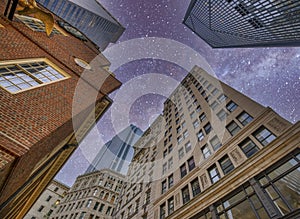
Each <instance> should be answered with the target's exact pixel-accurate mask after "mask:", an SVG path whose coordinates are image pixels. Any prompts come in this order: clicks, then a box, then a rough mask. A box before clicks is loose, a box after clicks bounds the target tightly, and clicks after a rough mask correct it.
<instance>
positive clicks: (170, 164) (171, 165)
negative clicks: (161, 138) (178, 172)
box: [168, 157, 173, 170]
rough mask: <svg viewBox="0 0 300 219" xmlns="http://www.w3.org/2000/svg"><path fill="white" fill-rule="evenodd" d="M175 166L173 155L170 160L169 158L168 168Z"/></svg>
mask: <svg viewBox="0 0 300 219" xmlns="http://www.w3.org/2000/svg"><path fill="white" fill-rule="evenodd" d="M172 167H173V157H171V158H170V159H169V160H168V168H169V170H170V169H172Z"/></svg>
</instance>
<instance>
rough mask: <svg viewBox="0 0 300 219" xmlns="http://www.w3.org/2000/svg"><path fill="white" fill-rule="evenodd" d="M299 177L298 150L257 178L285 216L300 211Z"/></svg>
mask: <svg viewBox="0 0 300 219" xmlns="http://www.w3.org/2000/svg"><path fill="white" fill-rule="evenodd" d="M299 175H300V154H299V150H296V151H294V152H292V154H290V155H289V157H286V158H284V160H282V161H279V162H278V163H276V164H275V165H272V168H271V169H267V170H265V171H263V172H262V173H261V174H260V175H259V176H258V177H257V179H258V181H259V184H260V185H261V187H262V188H263V189H264V191H266V193H267V194H268V196H269V197H270V199H271V201H272V202H273V203H274V206H275V207H276V208H278V210H279V211H280V212H281V213H282V214H283V215H286V214H288V213H289V212H291V211H296V210H297V209H299V200H300V199H299ZM282 218H285V217H282ZM287 218H288V217H287ZM295 218H297V217H295Z"/></svg>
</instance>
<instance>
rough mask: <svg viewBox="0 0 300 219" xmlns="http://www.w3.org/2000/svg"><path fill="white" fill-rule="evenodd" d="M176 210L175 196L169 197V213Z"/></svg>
mask: <svg viewBox="0 0 300 219" xmlns="http://www.w3.org/2000/svg"><path fill="white" fill-rule="evenodd" d="M173 212H174V197H173V196H172V197H171V198H169V199H168V214H169V215H170V214H172V213H173Z"/></svg>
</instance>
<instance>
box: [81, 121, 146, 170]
mask: <svg viewBox="0 0 300 219" xmlns="http://www.w3.org/2000/svg"><path fill="white" fill-rule="evenodd" d="M142 134H143V131H142V130H141V129H139V128H138V127H136V126H134V125H132V124H131V125H130V126H128V127H127V128H125V129H124V130H123V131H121V132H120V133H119V134H117V135H116V136H114V137H113V138H112V140H110V141H109V142H107V143H106V144H105V145H104V146H103V147H102V148H101V149H100V151H99V152H98V154H97V155H96V157H95V158H94V160H93V161H92V163H91V164H90V166H89V167H88V169H87V170H86V173H89V172H93V171H96V170H101V169H107V168H108V169H111V170H113V171H116V172H119V173H121V174H124V175H126V174H127V171H128V166H129V164H130V162H131V160H132V158H133V153H134V150H133V145H134V144H135V143H136V142H137V140H138V139H139V138H140V137H141V135H142Z"/></svg>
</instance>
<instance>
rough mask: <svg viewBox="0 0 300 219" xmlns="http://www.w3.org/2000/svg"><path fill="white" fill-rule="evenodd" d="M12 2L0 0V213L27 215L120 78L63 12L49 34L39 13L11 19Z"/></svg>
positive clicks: (98, 115)
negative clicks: (67, 26) (69, 27)
mask: <svg viewBox="0 0 300 219" xmlns="http://www.w3.org/2000/svg"><path fill="white" fill-rule="evenodd" d="M6 3H7V2H6V1H4V0H0V102H1V104H0V111H1V115H0V218H22V217H23V215H25V214H26V212H27V211H28V210H29V208H30V207H31V206H32V204H33V203H34V201H35V200H36V198H37V197H38V196H39V195H40V194H41V192H42V191H43V190H44V189H45V188H46V186H47V185H48V183H49V182H50V181H51V180H52V178H53V177H54V176H55V174H56V173H57V172H58V171H59V169H60V168H61V167H62V165H63V164H64V163H65V162H66V160H67V159H68V158H69V156H70V155H71V154H72V152H73V151H74V150H75V149H76V147H77V145H78V143H79V142H80V141H81V140H82V138H83V137H84V135H85V134H86V133H87V132H88V130H89V129H90V128H91V127H92V125H93V124H94V123H95V121H96V120H97V119H99V117H100V116H101V115H102V114H103V112H104V111H105V110H106V109H107V108H108V107H109V106H110V104H111V100H110V99H109V98H108V97H107V95H108V94H109V93H110V92H112V91H114V90H115V89H117V88H118V87H119V86H120V85H121V83H120V82H119V81H118V80H117V79H116V78H115V77H114V75H113V74H112V73H111V72H109V70H108V69H109V66H110V63H109V61H108V60H107V59H106V58H105V57H104V56H103V55H102V54H101V53H100V52H99V51H98V49H97V48H98V47H97V46H96V45H95V44H94V43H92V42H91V41H89V40H88V39H87V40H85V41H83V40H81V39H80V38H79V37H78V36H77V37H75V36H74V35H72V34H70V33H68V32H65V31H64V30H63V29H61V28H60V27H59V26H58V25H57V24H56V23H57V21H58V20H59V19H58V18H57V17H55V26H54V31H53V32H52V33H51V35H50V36H49V37H48V36H47V35H46V34H45V30H44V26H43V23H42V22H41V21H39V20H37V19H34V18H31V17H26V16H17V15H15V16H14V18H13V20H12V21H10V20H8V19H7V18H6V17H5V16H4V11H5V6H6ZM92 60H93V62H91V61H92ZM90 62H91V63H90ZM88 63H90V64H88ZM79 82H80V83H79Z"/></svg>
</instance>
